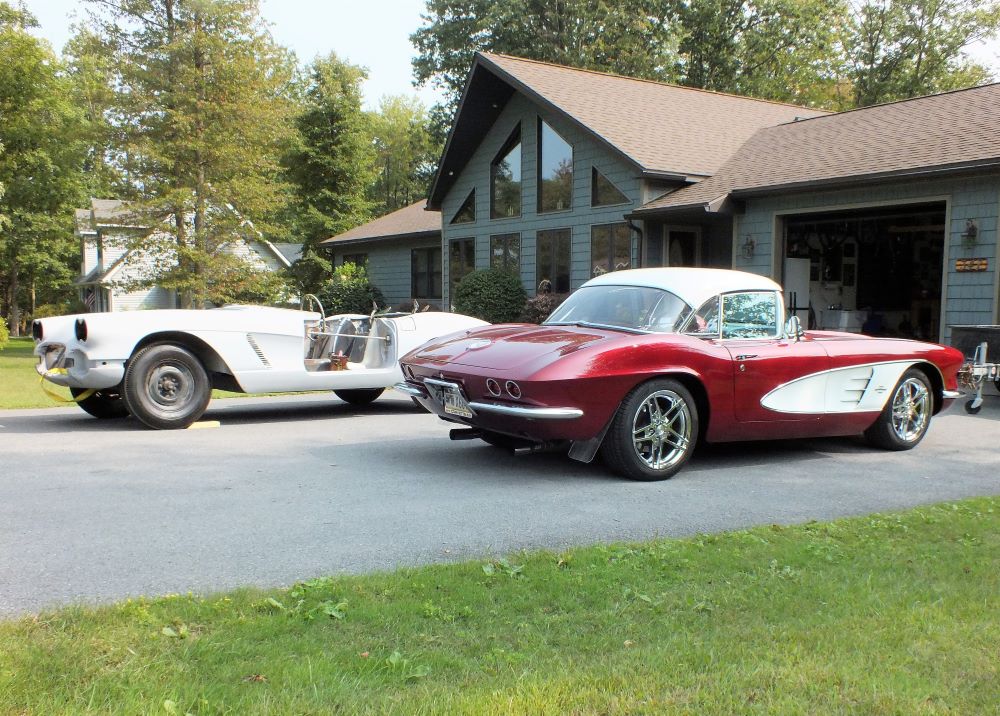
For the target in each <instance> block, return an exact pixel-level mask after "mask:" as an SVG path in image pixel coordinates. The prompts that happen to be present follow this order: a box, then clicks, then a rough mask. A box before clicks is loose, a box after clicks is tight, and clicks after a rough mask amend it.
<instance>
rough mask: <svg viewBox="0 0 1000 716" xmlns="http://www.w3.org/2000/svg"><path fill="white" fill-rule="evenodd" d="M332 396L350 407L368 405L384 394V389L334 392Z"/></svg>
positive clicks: (356, 389)
mask: <svg viewBox="0 0 1000 716" xmlns="http://www.w3.org/2000/svg"><path fill="white" fill-rule="evenodd" d="M333 392H334V394H335V395H336V396H337V397H338V398H340V399H341V400H343V401H344V402H345V403H350V404H351V405H368V404H369V403H371V402H373V401H374V400H375V399H376V398H378V397H379V396H380V395H382V393H384V392H385V388H352V389H351V390H335V391H333Z"/></svg>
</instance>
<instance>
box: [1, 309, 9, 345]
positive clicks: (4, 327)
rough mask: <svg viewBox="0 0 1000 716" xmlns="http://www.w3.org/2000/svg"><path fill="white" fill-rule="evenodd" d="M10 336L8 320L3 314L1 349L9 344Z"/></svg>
mask: <svg viewBox="0 0 1000 716" xmlns="http://www.w3.org/2000/svg"><path fill="white" fill-rule="evenodd" d="M8 338H10V332H9V331H8V330H7V321H5V320H4V318H3V316H0V351H2V350H3V349H4V346H6V345H7V339H8Z"/></svg>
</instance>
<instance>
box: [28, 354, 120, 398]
mask: <svg viewBox="0 0 1000 716" xmlns="http://www.w3.org/2000/svg"><path fill="white" fill-rule="evenodd" d="M35 356H36V357H37V359H38V362H37V363H36V364H35V371H36V372H37V373H38V374H39V375H40V376H42V377H43V378H45V379H46V380H48V381H50V382H52V383H55V384H56V385H62V386H66V387H68V388H95V389H97V390H100V389H102V388H112V387H114V386H116V385H118V384H119V383H121V382H122V378H123V377H124V376H125V361H122V360H92V359H90V358H89V357H88V356H87V354H86V353H84V352H83V351H81V350H76V349H74V350H69V351H67V349H66V346H64V345H63V344H61V343H41V344H39V345H37V346H35Z"/></svg>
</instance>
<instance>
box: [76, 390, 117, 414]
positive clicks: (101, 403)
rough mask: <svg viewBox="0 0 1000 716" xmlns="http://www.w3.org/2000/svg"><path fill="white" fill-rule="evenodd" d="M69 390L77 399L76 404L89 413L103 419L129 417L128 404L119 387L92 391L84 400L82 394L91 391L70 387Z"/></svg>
mask: <svg viewBox="0 0 1000 716" xmlns="http://www.w3.org/2000/svg"><path fill="white" fill-rule="evenodd" d="M69 392H70V393H71V394H72V395H73V397H74V398H76V399H77V401H76V404H77V405H79V406H80V409H81V410H83V412H85V413H87V414H88V415H93V416H94V417H95V418H99V419H101V420H113V419H115V418H126V417H128V406H127V405H125V399H124V398H123V397H122V394H121V393H120V392H119V389H118V388H108V389H107V390H98V391H96V392H94V393H91V394H90V395H88V396H87V397H86V398H84V399H83V400H80V399H79V398H80V396H81V395H83V394H84V393H87V392H89V390H87V389H85V388H70V389H69Z"/></svg>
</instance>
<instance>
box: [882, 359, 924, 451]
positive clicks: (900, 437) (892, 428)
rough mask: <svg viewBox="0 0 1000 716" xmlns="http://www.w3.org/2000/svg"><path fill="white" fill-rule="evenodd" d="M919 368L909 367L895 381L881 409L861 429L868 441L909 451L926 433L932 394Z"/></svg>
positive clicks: (885, 448) (889, 447)
mask: <svg viewBox="0 0 1000 716" xmlns="http://www.w3.org/2000/svg"><path fill="white" fill-rule="evenodd" d="M931 390H932V388H931V384H930V381H929V380H928V379H927V376H926V375H925V374H924V372H923V371H921V370H917V369H916V368H910V369H909V370H908V371H906V372H905V373H903V376H902V377H901V378H900V379H899V382H898V383H896V387H895V388H893V390H892V395H891V397H890V398H889V400H888V401H886V404H885V408H883V409H882V413H881V414H880V415H879V416H878V420H876V421H875V422H874V423H873V424H872V426H871V427H870V428H868V429H867V430H865V438H866V439H867V440H868V442H869V443H871V444H872V445H875V446H876V447H880V448H883V449H884V450H909V449H911V448H914V447H916V446H917V444H918V443H919V442H920V441H921V440H923V439H924V435H926V434H927V427H928V426H929V425H930V424H931V414H932V413H933V412H934V394H933V393H932V392H931Z"/></svg>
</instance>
